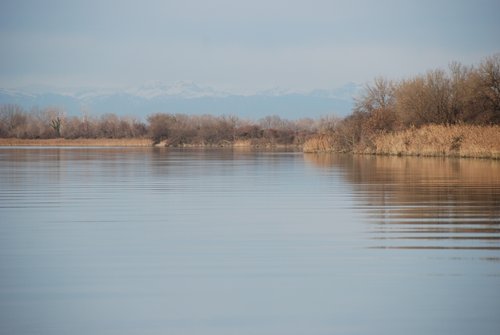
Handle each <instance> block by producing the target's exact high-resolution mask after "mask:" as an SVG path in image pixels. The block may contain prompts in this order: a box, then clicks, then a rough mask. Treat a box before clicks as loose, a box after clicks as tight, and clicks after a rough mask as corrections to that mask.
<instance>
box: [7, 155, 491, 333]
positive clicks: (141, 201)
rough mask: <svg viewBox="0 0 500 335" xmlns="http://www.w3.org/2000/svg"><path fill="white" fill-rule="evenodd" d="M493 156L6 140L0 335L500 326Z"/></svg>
mask: <svg viewBox="0 0 500 335" xmlns="http://www.w3.org/2000/svg"><path fill="white" fill-rule="evenodd" d="M499 333H500V162H494V161H486V160H451V159H424V158H397V157H393V158H390V157H368V156H365V157H353V156H342V155H303V154H302V153H296V152H251V151H248V152H245V151H231V150H205V151H200V150H187V151H180V150H179V151H176V150H165V149H150V148H141V149H131V148H125V149H120V148H111V149H110V148H107V149H105V148H40V149H38V148H1V149H0V334H50V335H58V334H65V335H66V334H98V335H99V334H117V335H118V334H119V335H123V334H195V335H196V334H217V335H220V334H243V335H244V334H259V335H261V334H287V335H288V334H307V335H314V334H325V335H326V334H499Z"/></svg>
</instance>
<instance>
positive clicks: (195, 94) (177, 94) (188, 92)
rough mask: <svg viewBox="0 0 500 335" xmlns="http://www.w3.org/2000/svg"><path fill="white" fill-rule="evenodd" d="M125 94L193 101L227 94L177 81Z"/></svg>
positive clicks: (154, 84)
mask: <svg viewBox="0 0 500 335" xmlns="http://www.w3.org/2000/svg"><path fill="white" fill-rule="evenodd" d="M125 93H127V94H130V95H134V96H138V97H142V98H145V99H154V98H182V99H194V98H202V97H224V96H227V95H228V94H227V93H225V92H219V91H216V90H214V89H213V88H211V87H202V86H199V85H198V84H196V83H194V82H192V81H179V82H175V83H174V84H171V85H169V84H166V83H164V82H161V81H153V82H149V83H146V84H144V85H141V86H139V87H133V88H129V89H127V90H125Z"/></svg>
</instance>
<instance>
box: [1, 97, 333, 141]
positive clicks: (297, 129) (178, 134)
mask: <svg viewBox="0 0 500 335" xmlns="http://www.w3.org/2000/svg"><path fill="white" fill-rule="evenodd" d="M329 120H330V118H328V117H324V118H321V119H319V120H313V119H311V118H303V119H300V120H294V121H291V120H287V119H284V118H281V117H279V116H276V115H274V116H267V117H264V118H262V119H260V120H257V121H250V120H245V119H241V118H239V117H237V116H227V115H222V116H213V115H186V114H171V113H157V114H153V115H150V116H149V117H147V120H146V122H143V121H140V120H138V119H136V118H133V117H124V116H118V115H115V114H105V115H102V116H99V117H96V116H91V115H89V114H88V113H83V114H82V115H81V116H67V115H66V114H65V113H64V111H62V110H61V109H58V108H53V107H50V108H45V109H42V110H40V109H38V108H35V109H33V110H31V111H26V110H24V109H23V108H21V107H20V106H18V105H2V106H0V137H3V138H20V139H50V138H66V139H76V138H117V139H118V138H150V139H151V140H152V142H153V144H157V143H160V142H165V144H166V145H169V146H182V145H224V144H231V143H234V142H236V141H248V142H249V143H250V144H254V145H301V144H303V143H304V141H305V140H306V139H307V138H309V137H310V136H312V135H314V134H316V133H317V132H318V131H319V130H322V131H326V129H324V127H325V126H326V125H328V124H329V122H330V121H329Z"/></svg>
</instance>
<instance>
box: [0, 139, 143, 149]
mask: <svg viewBox="0 0 500 335" xmlns="http://www.w3.org/2000/svg"><path fill="white" fill-rule="evenodd" d="M0 146H6V147H12V146H19V147H150V146H152V142H151V140H150V139H148V138H78V139H65V138H51V139H19V138H0Z"/></svg>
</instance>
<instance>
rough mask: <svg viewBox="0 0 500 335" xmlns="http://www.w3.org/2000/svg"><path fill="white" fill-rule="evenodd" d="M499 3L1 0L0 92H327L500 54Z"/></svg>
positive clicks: (485, 0) (424, 0) (487, 0)
mask: <svg viewBox="0 0 500 335" xmlns="http://www.w3.org/2000/svg"><path fill="white" fill-rule="evenodd" d="M499 13H500V1H498V0H475V1H439V0H418V1H396V0H393V1H391V0H386V1H383V0H379V1H366V0H365V1H323V0H308V1H291V0H289V1H285V0H278V1H272V0H253V1H234V0H233V1H230V0H210V1H190V0H170V1H168V0H167V1H145V0H143V1H131V0H125V1H111V0H85V1H69V0H45V1H34V0H2V1H1V3H0V45H1V53H0V57H1V61H0V87H8V88H13V87H22V86H33V85H46V86H57V87H83V86H90V87H126V86H134V85H137V84H141V83H143V82H147V81H152V80H161V81H165V82H175V81H179V80H193V81H195V82H198V83H200V84H203V85H209V86H213V87H215V88H219V89H227V90H236V91H238V90H240V91H241V90H260V89H266V88H269V87H275V86H279V87H283V88H290V89H312V88H333V87H337V86H340V85H343V84H345V83H347V82H350V81H354V82H358V83H364V82H366V81H370V80H371V79H373V77H375V76H378V75H384V76H387V77H390V78H395V79H397V78H401V77H404V76H408V75H413V74H416V73H421V72H424V71H426V70H427V69H431V68H436V67H446V66H447V64H448V63H449V62H451V61H454V60H457V61H460V62H463V63H465V64H473V63H477V62H479V61H480V60H481V59H482V58H484V57H485V56H488V55H492V54H493V53H495V52H500V19H499Z"/></svg>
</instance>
